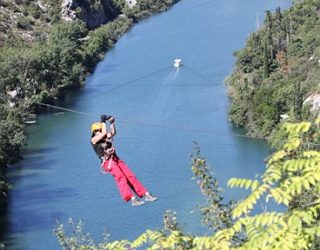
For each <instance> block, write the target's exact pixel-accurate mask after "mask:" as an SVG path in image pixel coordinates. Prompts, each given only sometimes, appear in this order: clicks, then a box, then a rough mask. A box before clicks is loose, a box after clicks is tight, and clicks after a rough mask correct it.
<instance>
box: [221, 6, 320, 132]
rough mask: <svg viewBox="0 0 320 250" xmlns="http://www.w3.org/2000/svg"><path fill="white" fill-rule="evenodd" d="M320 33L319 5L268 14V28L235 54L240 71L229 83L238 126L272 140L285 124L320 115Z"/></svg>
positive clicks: (265, 25)
mask: <svg viewBox="0 0 320 250" xmlns="http://www.w3.org/2000/svg"><path fill="white" fill-rule="evenodd" d="M319 30H320V1H319V0H305V1H296V2H295V3H294V4H293V6H292V7H291V8H290V9H289V10H286V11H283V12H281V10H280V9H277V10H276V11H275V13H271V12H270V11H267V12H266V18H265V21H264V24H263V27H262V28H261V29H260V30H258V31H256V32H254V33H252V34H251V35H250V37H249V38H248V39H247V42H246V46H245V47H244V48H243V49H241V50H239V51H237V52H236V53H235V56H236V59H237V60H236V65H235V69H234V71H233V73H232V74H231V75H230V76H229V78H228V79H227V82H228V84H229V94H230V96H231V98H232V103H231V109H230V117H231V120H232V121H233V122H234V123H235V124H236V125H237V126H243V127H245V128H247V129H248V133H249V134H251V135H255V136H263V137H267V136H269V135H270V134H271V133H272V131H274V130H276V129H278V124H279V123H280V122H281V120H282V119H289V120H290V121H301V120H304V119H310V118H312V117H314V116H317V115H318V114H319V107H320V74H319V71H320V61H319V60H320V32H319ZM308 97H310V98H309V99H308ZM307 99H308V100H310V101H309V102H308V101H306V100H307ZM317 101H318V106H316V105H315V102H317Z"/></svg>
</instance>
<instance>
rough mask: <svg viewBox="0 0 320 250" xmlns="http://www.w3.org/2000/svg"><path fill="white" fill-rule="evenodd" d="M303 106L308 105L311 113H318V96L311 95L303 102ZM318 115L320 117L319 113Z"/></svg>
mask: <svg viewBox="0 0 320 250" xmlns="http://www.w3.org/2000/svg"><path fill="white" fill-rule="evenodd" d="M304 104H309V105H310V106H311V107H310V112H311V113H317V112H319V111H320V94H319V93H313V94H312V95H310V96H309V97H308V98H307V99H306V100H305V101H304ZM319 115H320V113H319ZM319 115H318V116H319Z"/></svg>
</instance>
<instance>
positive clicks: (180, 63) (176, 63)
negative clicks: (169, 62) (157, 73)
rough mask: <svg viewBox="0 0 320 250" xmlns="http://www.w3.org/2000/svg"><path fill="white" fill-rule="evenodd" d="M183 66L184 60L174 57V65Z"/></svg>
mask: <svg viewBox="0 0 320 250" xmlns="http://www.w3.org/2000/svg"><path fill="white" fill-rule="evenodd" d="M181 66H182V60H181V59H179V58H177V59H174V63H173V67H176V68H180V67H181Z"/></svg>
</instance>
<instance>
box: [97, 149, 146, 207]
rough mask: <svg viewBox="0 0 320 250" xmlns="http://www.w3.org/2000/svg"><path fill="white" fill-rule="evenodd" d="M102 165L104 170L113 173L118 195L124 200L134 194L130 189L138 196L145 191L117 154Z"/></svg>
mask: <svg viewBox="0 0 320 250" xmlns="http://www.w3.org/2000/svg"><path fill="white" fill-rule="evenodd" d="M110 161H111V162H110ZM102 167H103V169H104V171H106V172H110V173H111V174H112V175H113V177H114V179H115V181H116V184H117V186H118V189H119V192H120V195H121V197H122V199H124V200H125V201H129V200H130V199H131V198H132V197H133V196H134V195H133V193H132V190H131V189H133V190H134V192H135V193H136V194H137V195H138V196H139V197H140V198H141V197H142V196H144V195H145V193H146V192H147V190H146V189H145V187H144V186H143V185H142V184H141V183H140V182H139V180H138V179H137V177H135V175H134V173H133V172H132V171H131V170H130V169H129V168H128V166H127V165H126V164H125V162H124V161H122V160H120V159H119V157H118V156H116V155H113V157H112V158H111V159H109V160H106V161H105V162H103V163H102Z"/></svg>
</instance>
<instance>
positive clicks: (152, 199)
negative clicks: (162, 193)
mask: <svg viewBox="0 0 320 250" xmlns="http://www.w3.org/2000/svg"><path fill="white" fill-rule="evenodd" d="M144 200H145V201H156V200H158V198H157V197H155V196H152V195H151V194H146V195H145V197H144Z"/></svg>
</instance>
